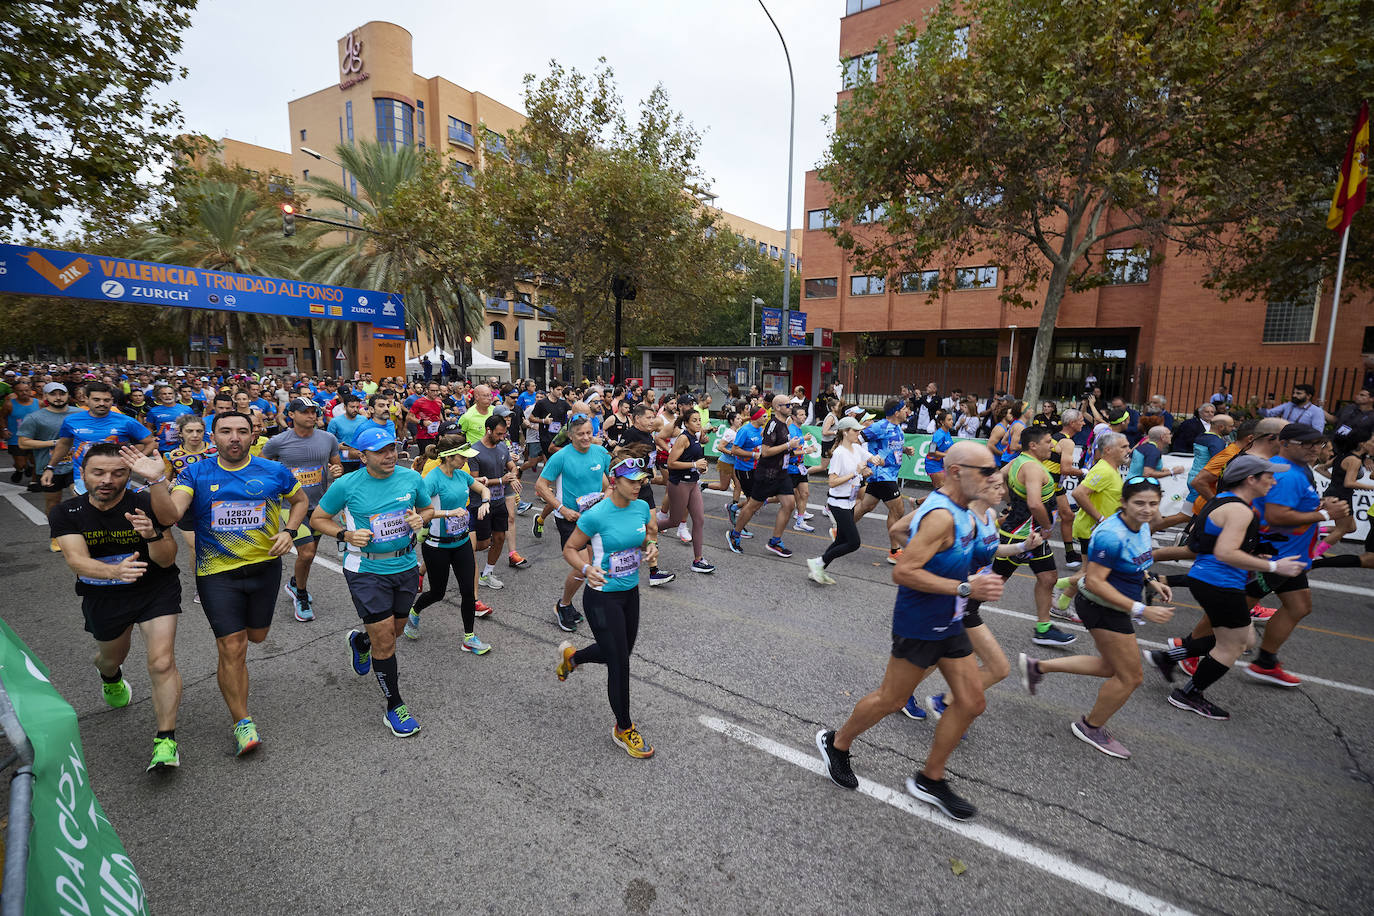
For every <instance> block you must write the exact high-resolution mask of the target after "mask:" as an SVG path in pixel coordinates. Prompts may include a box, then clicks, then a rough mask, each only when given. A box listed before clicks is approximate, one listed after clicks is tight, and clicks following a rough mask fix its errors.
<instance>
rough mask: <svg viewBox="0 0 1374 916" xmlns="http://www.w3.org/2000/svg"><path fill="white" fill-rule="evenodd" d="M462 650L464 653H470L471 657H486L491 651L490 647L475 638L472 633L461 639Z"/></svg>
mask: <svg viewBox="0 0 1374 916" xmlns="http://www.w3.org/2000/svg"><path fill="white" fill-rule="evenodd" d="M462 649H463V651H464V652H471V653H472V654H473V655H486V654H487V653H488V652H490V651H491V646H490V645H489V644H487V643H484V642H482V640H480V639H478V638H477V635H476V634H475V633H474V634H473V635H472V636H464V637H463V645H462Z"/></svg>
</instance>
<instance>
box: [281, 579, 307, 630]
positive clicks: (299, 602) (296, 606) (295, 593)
mask: <svg viewBox="0 0 1374 916" xmlns="http://www.w3.org/2000/svg"><path fill="white" fill-rule="evenodd" d="M282 591H284V592H286V593H287V594H288V595H290V596H291V609H292V610H293V611H295V612H296V619H297V620H299V621H300V622H301V623H309V622H310V621H312V620H314V619H315V611H314V610H313V609H312V608H311V607H310V590H309V589H304V588H298V587H297V586H296V577H295V576H292V577H291V579H290V581H288V582H287V583H286V584H285V585H283V586H282Z"/></svg>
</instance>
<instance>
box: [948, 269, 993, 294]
mask: <svg viewBox="0 0 1374 916" xmlns="http://www.w3.org/2000/svg"><path fill="white" fill-rule="evenodd" d="M996 285H997V268H996V267H959V268H956V269H955V271H954V288H955V289H989V288H991V287H994V286H996Z"/></svg>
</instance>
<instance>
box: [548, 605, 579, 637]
mask: <svg viewBox="0 0 1374 916" xmlns="http://www.w3.org/2000/svg"><path fill="white" fill-rule="evenodd" d="M553 610H554V616H555V618H556V619H557V620H558V629H560V630H562V631H563V632H564V633H575V632H577V620H578V617H579V616H580V615H579V614H578V613H577V608H575V607H573V606H572V605H571V604H570V605H567V606H566V607H565V606H563V605H561V604H555V605H554V606H553Z"/></svg>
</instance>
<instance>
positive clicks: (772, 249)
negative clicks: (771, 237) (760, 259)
mask: <svg viewBox="0 0 1374 916" xmlns="http://www.w3.org/2000/svg"><path fill="white" fill-rule="evenodd" d="M768 256H769V257H770V258H772V259H773V260H774V261H776V260H777V259H778V246H777V245H769V246H768Z"/></svg>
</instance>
